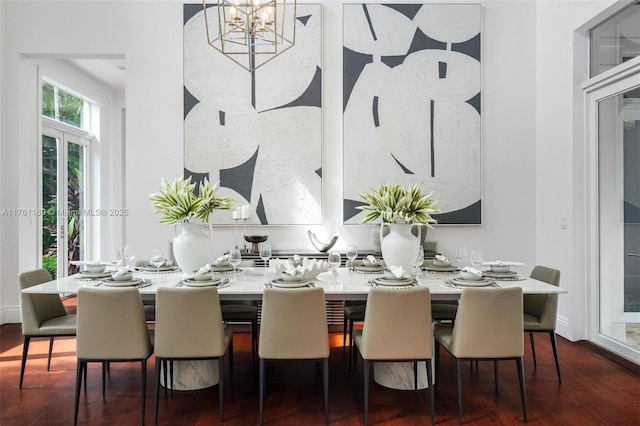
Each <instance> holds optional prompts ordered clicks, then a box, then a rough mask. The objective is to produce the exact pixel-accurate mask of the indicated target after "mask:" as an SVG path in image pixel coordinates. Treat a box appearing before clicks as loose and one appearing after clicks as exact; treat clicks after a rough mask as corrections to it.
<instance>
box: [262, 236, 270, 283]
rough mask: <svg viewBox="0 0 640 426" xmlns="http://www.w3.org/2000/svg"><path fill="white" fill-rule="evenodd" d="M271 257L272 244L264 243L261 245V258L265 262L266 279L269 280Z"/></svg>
mask: <svg viewBox="0 0 640 426" xmlns="http://www.w3.org/2000/svg"><path fill="white" fill-rule="evenodd" d="M270 258H271V246H270V245H269V244H262V245H261V246H260V259H262V261H263V262H264V281H265V282H267V263H268V262H269V259H270Z"/></svg>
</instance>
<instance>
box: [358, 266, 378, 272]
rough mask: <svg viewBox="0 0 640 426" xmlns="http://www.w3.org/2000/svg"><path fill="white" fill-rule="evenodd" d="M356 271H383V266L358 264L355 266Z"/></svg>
mask: <svg viewBox="0 0 640 426" xmlns="http://www.w3.org/2000/svg"><path fill="white" fill-rule="evenodd" d="M356 271H361V272H382V271H384V266H382V265H379V266H378V265H376V266H365V265H358V266H356Z"/></svg>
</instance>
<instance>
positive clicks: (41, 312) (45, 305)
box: [18, 269, 77, 388]
mask: <svg viewBox="0 0 640 426" xmlns="http://www.w3.org/2000/svg"><path fill="white" fill-rule="evenodd" d="M18 281H19V282H20V290H24V289H27V288H29V287H33V286H34V285H38V284H42V283H46V282H47V281H51V275H50V274H49V271H47V270H46V269H36V270H33V271H28V272H23V273H21V274H19V275H18ZM20 305H21V306H20V318H21V320H22V334H23V337H24V342H23V345H22V363H21V366H20V384H19V388H22V381H23V379H24V370H25V366H26V363H27V354H28V352H29V343H30V342H31V339H32V338H34V337H48V338H49V355H48V356H47V371H49V368H50V367H51V353H52V351H53V339H54V338H55V337H63V336H75V335H76V324H77V321H76V316H75V315H71V314H68V313H67V310H66V309H65V307H64V305H63V303H62V300H61V299H60V296H59V295H57V294H29V293H23V292H22V291H21V292H20Z"/></svg>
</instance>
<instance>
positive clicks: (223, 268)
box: [211, 265, 240, 272]
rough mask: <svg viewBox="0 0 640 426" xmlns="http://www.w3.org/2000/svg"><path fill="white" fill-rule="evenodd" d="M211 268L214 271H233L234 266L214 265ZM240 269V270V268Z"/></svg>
mask: <svg viewBox="0 0 640 426" xmlns="http://www.w3.org/2000/svg"><path fill="white" fill-rule="evenodd" d="M211 270H212V271H213V272H233V266H231V265H228V266H212V267H211ZM238 271H240V268H238Z"/></svg>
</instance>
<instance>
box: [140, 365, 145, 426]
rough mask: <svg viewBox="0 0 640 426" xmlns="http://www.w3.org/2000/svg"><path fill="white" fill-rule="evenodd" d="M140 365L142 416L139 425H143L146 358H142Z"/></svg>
mask: <svg viewBox="0 0 640 426" xmlns="http://www.w3.org/2000/svg"><path fill="white" fill-rule="evenodd" d="M141 364H142V366H141V369H142V386H141V389H140V394H141V395H140V398H141V399H142V407H141V408H142V418H141V423H140V424H141V425H144V411H145V410H144V409H145V403H146V402H147V360H146V359H143V360H142V362H141Z"/></svg>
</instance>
